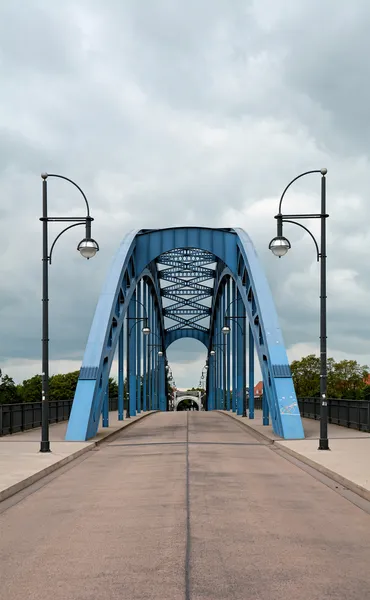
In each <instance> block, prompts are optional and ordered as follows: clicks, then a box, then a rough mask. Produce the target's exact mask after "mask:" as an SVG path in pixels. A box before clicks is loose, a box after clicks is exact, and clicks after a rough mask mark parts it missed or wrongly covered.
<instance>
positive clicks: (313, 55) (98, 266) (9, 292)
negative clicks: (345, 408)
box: [0, 0, 370, 387]
mask: <svg viewBox="0 0 370 600" xmlns="http://www.w3.org/2000/svg"><path fill="white" fill-rule="evenodd" d="M369 30H370V4H369V2H368V0H352V2H348V1H346V0H321V1H320V2H317V3H316V6H315V3H313V2H312V0H299V2H298V1H296V2H293V0H255V1H252V0H249V1H248V0H244V1H241V0H188V1H187V2H179V1H176V0H141V1H140V0H104V2H102V1H101V0H85V1H83V0H73V1H69V0H63V2H50V0H28V1H27V2H26V1H25V0H23V1H22V0H0V121H1V122H0V126H1V129H0V233H1V238H0V239H1V250H2V256H1V261H0V273H1V290H0V344H1V346H0V367H1V368H2V369H3V371H5V372H7V373H8V374H9V375H11V376H13V377H14V378H15V380H16V381H21V380H22V379H24V378H27V377H30V376H32V375H34V374H35V373H39V372H40V371H41V366H40V360H41V359H40V356H41V342H40V337H41V334H40V327H41V302H40V298H41V260H40V258H41V223H40V221H39V220H38V219H39V217H40V215H41V179H40V173H41V172H42V171H49V172H56V173H61V174H63V175H66V176H67V177H70V178H72V179H74V180H75V181H76V182H77V183H78V184H79V185H80V186H81V187H82V188H83V189H84V191H85V193H86V194H87V196H88V198H89V200H90V205H91V212H92V215H93V216H94V217H95V222H94V224H93V236H94V237H96V239H97V240H98V241H99V244H100V246H101V251H100V252H99V253H98V255H97V257H96V258H94V260H91V261H89V262H87V261H85V260H83V259H82V258H81V257H80V256H79V255H78V253H77V252H76V245H77V243H78V241H79V239H80V237H81V235H80V233H82V228H81V231H79V229H78V228H77V229H75V230H72V231H71V232H69V233H67V234H66V235H65V236H63V238H62V239H61V240H60V241H59V242H58V245H57V246H56V248H55V254H54V260H53V264H52V266H51V269H50V324H51V325H50V344H51V346H50V358H51V372H52V373H56V372H67V371H70V370H72V369H79V368H80V365H81V360H82V357H83V352H84V347H85V343H86V340H87V336H88V332H89V328H90V325H91V321H92V317H93V314H94V310H95V306H96V302H97V300H98V296H99V293H100V290H101V287H102V284H103V282H104V279H105V276H106V273H107V269H108V267H109V264H110V261H111V258H112V256H113V254H114V253H115V251H116V249H117V248H118V246H119V243H120V241H121V239H122V237H123V236H124V234H125V232H127V231H128V230H131V229H132V228H136V227H138V228H154V227H165V226H173V225H175V226H178V225H204V226H210V227H233V226H237V227H243V228H244V229H246V230H247V231H248V233H249V234H250V236H251V237H252V239H253V241H254V243H255V246H256V248H257V252H258V254H259V257H260V260H261V262H262V264H263V266H264V268H265V270H266V273H267V277H268V280H269V283H270V286H271V288H272V291H273V294H274V298H275V302H276V306H277V311H278V314H279V317H280V324H281V327H282V330H283V335H284V338H285V341H286V345H287V348H288V355H289V358H290V359H295V358H300V357H301V356H302V355H306V354H308V353H310V352H315V353H318V345H319V340H318V335H319V322H318V310H319V297H318V293H319V277H318V275H319V270H318V265H317V263H316V262H315V250H314V246H313V243H312V240H311V239H310V238H309V237H308V236H307V235H306V234H304V232H301V230H299V229H298V228H294V226H292V225H289V226H288V225H286V227H285V234H286V235H287V237H289V238H290V240H291V243H292V250H291V252H290V253H289V254H288V255H287V256H286V257H285V258H284V259H282V260H278V259H277V258H275V257H274V256H273V255H271V253H270V252H269V250H268V243H269V241H270V239H271V238H272V237H273V236H274V235H275V231H276V230H275V227H276V222H275V220H274V218H273V217H274V215H275V214H276V212H277V206H278V198H279V196H280V194H281V192H282V190H283V189H284V187H285V185H286V184H287V183H288V182H289V181H290V180H291V179H292V178H293V177H295V176H296V175H297V174H299V173H300V172H302V171H306V170H309V169H320V168H321V167H327V169H328V177H327V180H328V181H327V183H328V212H329V214H330V218H329V219H328V346H329V355H330V356H333V357H334V358H336V359H342V358H355V359H356V360H358V361H360V362H361V363H362V364H370V347H369V338H370V319H369V318H368V314H369V308H368V306H369V302H368V299H369V288H370V278H369V266H368V265H369V258H368V249H369V242H370V228H369V222H370V203H369V189H370V169H369V138H370V118H369V111H370V109H369V107H370V62H369V58H368V57H369V55H370V36H369ZM319 191H320V178H319V176H317V177H316V176H311V177H306V178H304V179H303V180H301V181H300V182H297V183H296V184H295V186H294V187H292V189H291V191H290V193H289V195H288V196H287V197H286V200H285V205H284V206H285V210H286V211H302V212H303V211H305V210H306V211H309V212H314V211H318V210H319V207H320V203H319ZM83 209H84V206H83V201H82V198H81V197H80V196H79V194H78V192H77V191H76V190H74V189H73V188H72V186H69V185H67V184H65V183H63V182H61V181H57V180H50V182H49V210H50V213H54V214H58V215H61V214H66V215H73V214H74V215H78V214H81V213H82V211H83ZM313 231H314V232H315V233H316V232H318V224H317V223H316V222H314V223H313ZM52 232H55V233H57V232H58V229H57V228H52ZM169 359H170V362H171V366H172V369H173V373H174V376H175V379H176V382H177V384H178V385H179V386H180V387H187V386H192V385H197V383H198V381H199V377H200V373H201V368H202V366H203V364H204V360H205V349H203V347H202V346H200V345H199V344H197V343H195V342H191V341H189V340H183V341H179V342H177V343H176V344H174V346H173V347H171V348H170V350H169Z"/></svg>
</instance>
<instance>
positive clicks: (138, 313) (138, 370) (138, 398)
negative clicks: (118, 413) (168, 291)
mask: <svg viewBox="0 0 370 600" xmlns="http://www.w3.org/2000/svg"><path fill="white" fill-rule="evenodd" d="M142 283H143V282H142V281H139V283H138V285H137V288H136V291H137V307H136V317H137V319H138V324H137V332H136V333H137V341H136V410H137V412H138V414H140V413H141V392H142V387H141V338H142V333H141V330H142V328H143V324H144V322H143V321H142V319H143V318H144V315H143V310H142V309H143V307H142V302H141V286H142Z"/></svg>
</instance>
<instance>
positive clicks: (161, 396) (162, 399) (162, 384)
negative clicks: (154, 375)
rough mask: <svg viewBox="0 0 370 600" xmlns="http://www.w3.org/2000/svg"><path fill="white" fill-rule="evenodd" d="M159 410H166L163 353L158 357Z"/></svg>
mask: <svg viewBox="0 0 370 600" xmlns="http://www.w3.org/2000/svg"><path fill="white" fill-rule="evenodd" d="M158 362H159V364H158V370H159V390H158V391H159V410H161V411H165V410H166V374H165V367H166V363H165V356H164V354H163V355H162V356H160V357H159V361H158Z"/></svg>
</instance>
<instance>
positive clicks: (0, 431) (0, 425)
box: [0, 404, 369, 437]
mask: <svg viewBox="0 0 370 600" xmlns="http://www.w3.org/2000/svg"><path fill="white" fill-rule="evenodd" d="M368 408H369V405H368ZM2 435H3V406H2V404H0V437H1V436H2Z"/></svg>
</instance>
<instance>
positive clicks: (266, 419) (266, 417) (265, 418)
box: [262, 392, 270, 425]
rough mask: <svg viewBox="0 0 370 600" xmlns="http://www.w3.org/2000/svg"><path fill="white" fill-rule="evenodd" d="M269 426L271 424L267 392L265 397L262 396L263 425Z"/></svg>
mask: <svg viewBox="0 0 370 600" xmlns="http://www.w3.org/2000/svg"><path fill="white" fill-rule="evenodd" d="M269 424H270V420H269V403H268V398H267V394H265V392H263V395H262V425H269Z"/></svg>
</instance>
